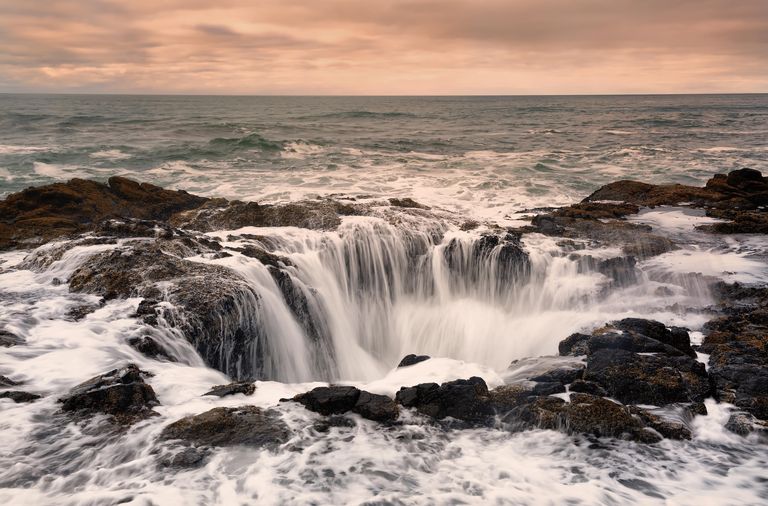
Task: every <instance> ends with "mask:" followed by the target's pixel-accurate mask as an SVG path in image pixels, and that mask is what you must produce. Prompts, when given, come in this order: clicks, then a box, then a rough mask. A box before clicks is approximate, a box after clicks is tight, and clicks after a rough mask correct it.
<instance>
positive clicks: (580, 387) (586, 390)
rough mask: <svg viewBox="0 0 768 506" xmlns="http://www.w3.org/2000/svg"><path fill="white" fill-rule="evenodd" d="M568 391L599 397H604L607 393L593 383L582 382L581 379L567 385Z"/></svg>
mask: <svg viewBox="0 0 768 506" xmlns="http://www.w3.org/2000/svg"><path fill="white" fill-rule="evenodd" d="M568 389H569V390H570V391H571V392H579V393H582V394H591V395H598V396H600V397H606V396H607V395H608V392H607V391H606V390H605V388H603V387H601V386H600V385H598V384H597V383H595V382H594V381H584V380H581V379H579V380H576V381H574V382H573V383H571V384H570V385H568Z"/></svg>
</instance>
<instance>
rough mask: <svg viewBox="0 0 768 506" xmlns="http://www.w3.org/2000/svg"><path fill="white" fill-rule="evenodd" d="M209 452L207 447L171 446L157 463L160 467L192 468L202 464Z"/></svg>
mask: <svg viewBox="0 0 768 506" xmlns="http://www.w3.org/2000/svg"><path fill="white" fill-rule="evenodd" d="M210 453H211V452H210V450H208V449H207V448H195V447H181V448H173V449H172V450H171V451H169V452H167V453H165V454H164V455H162V457H160V459H159V464H160V466H161V467H170V468H180V469H194V468H197V467H200V466H202V465H203V464H204V463H205V460H206V459H207V458H208V456H209V455H210Z"/></svg>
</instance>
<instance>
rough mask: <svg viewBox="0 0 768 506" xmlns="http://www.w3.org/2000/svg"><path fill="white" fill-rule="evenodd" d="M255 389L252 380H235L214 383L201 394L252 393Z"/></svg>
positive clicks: (219, 395) (223, 395)
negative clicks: (219, 383) (220, 383)
mask: <svg viewBox="0 0 768 506" xmlns="http://www.w3.org/2000/svg"><path fill="white" fill-rule="evenodd" d="M255 391H256V385H255V384H254V383H253V382H252V381H237V382H234V383H229V384H227V385H216V386H215V387H213V388H211V389H210V390H209V391H208V392H206V393H204V394H203V395H215V396H216V397H226V396H227V395H235V394H243V395H253V393H254V392H255Z"/></svg>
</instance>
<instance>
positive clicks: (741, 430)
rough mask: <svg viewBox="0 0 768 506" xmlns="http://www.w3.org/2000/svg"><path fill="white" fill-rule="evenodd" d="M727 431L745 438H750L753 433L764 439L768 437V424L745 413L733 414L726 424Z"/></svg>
mask: <svg viewBox="0 0 768 506" xmlns="http://www.w3.org/2000/svg"><path fill="white" fill-rule="evenodd" d="M725 429H726V430H728V431H730V432H733V433H734V434H738V435H739V436H744V437H746V436H749V435H750V434H752V433H753V432H757V433H758V434H760V435H761V436H763V437H768V423H766V422H765V421H762V420H758V419H757V418H755V417H754V416H752V415H751V414H749V413H744V412H736V413H732V414H731V416H730V417H729V418H728V422H726V424H725Z"/></svg>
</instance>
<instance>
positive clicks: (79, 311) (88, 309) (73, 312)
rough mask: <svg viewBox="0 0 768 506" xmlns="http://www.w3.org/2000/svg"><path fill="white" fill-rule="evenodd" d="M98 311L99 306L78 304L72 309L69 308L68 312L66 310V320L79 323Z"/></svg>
mask: <svg viewBox="0 0 768 506" xmlns="http://www.w3.org/2000/svg"><path fill="white" fill-rule="evenodd" d="M97 309H99V306H97V305H93V304H80V305H77V306H74V307H71V308H70V309H69V310H67V315H66V318H67V319H68V320H72V321H75V322H79V321H80V320H82V319H83V318H85V317H86V316H88V315H89V314H91V313H93V312H94V311H96V310H97Z"/></svg>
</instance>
